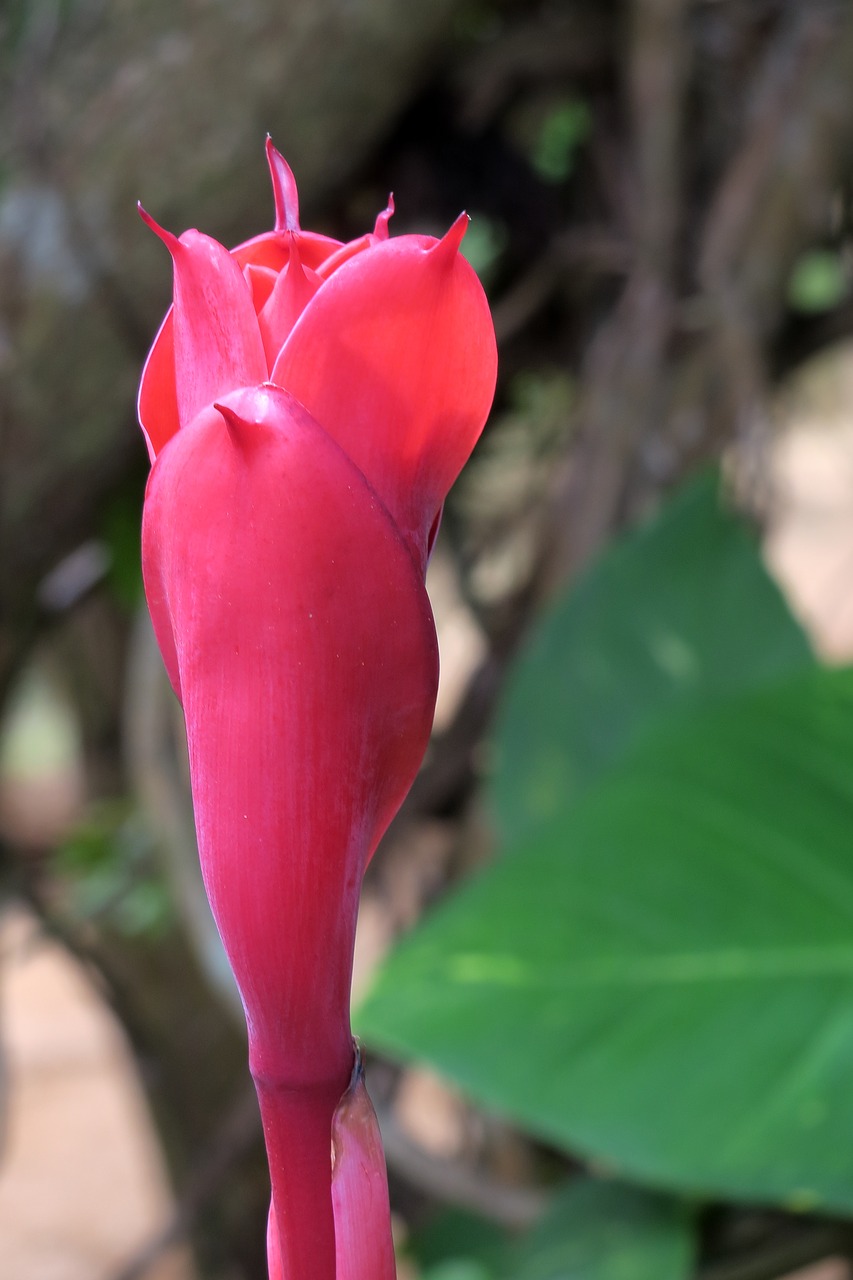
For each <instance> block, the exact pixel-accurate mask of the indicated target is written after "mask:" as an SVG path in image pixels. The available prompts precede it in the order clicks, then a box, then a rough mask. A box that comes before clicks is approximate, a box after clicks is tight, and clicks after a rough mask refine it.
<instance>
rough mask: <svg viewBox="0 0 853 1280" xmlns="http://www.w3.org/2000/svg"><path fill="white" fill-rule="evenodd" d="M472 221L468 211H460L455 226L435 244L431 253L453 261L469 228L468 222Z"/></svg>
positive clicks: (441, 258) (444, 259) (440, 258)
mask: <svg viewBox="0 0 853 1280" xmlns="http://www.w3.org/2000/svg"><path fill="white" fill-rule="evenodd" d="M470 221H471V219H470V218H469V216H468V214H467V213H460V215H459V217H458V218H457V219H456V221H455V222H454V223H453V226H452V227H450V228H449V230H448V231H446V232H445V234H444V235H443V236H442V237H441V239H440V240H439V241H438V243H437V244H434V245H433V247H432V249H431V250H430V253H432V254H433V255H434V256H435V257H436V258H438V259H439V261H446V262H448V263H449V262H452V261H453V259H454V258H455V257H456V254H457V253H458V252H459V247H460V245H461V244H462V240H463V238H464V236H465V232H466V231H467V230H468V223H469V222H470Z"/></svg>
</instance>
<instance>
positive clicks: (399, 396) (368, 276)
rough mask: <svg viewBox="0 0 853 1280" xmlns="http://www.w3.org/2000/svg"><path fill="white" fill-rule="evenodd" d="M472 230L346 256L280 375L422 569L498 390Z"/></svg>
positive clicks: (293, 340) (306, 315) (280, 364)
mask: <svg viewBox="0 0 853 1280" xmlns="http://www.w3.org/2000/svg"><path fill="white" fill-rule="evenodd" d="M463 233H464V223H463V222H462V221H461V220H460V221H459V222H457V223H456V224H454V227H453V228H451V231H450V232H448V234H447V236H445V237H444V239H443V240H441V241H431V240H429V239H427V238H425V237H419V236H400V237H398V238H396V239H393V240H387V241H385V242H382V243H379V244H376V245H375V246H374V247H373V248H371V249H369V250H368V251H366V252H364V253H359V254H357V255H356V256H355V257H354V258H351V259H350V260H349V261H348V262H345V263H344V264H343V265H342V266H341V267H339V268H338V270H337V271H335V272H334V274H333V275H331V276H330V278H329V279H328V280H327V281H326V282H325V284H324V285H323V287H322V289H320V290H319V292H318V293H317V294H316V296H315V297H314V299H313V300H312V301H311V302H310V303H309V305H308V306H307V307H306V309H305V311H304V312H303V313H302V316H301V317H300V319H299V320H298V321H297V323H296V326H295V327H294V329H293V332H292V333H291V335H290V337H289V338H288V340H287V342H286V343H285V344H284V347H283V348H282V351H281V354H280V355H279V357H278V360H277V361H276V364H275V367H274V369H273V374H272V380H273V382H275V383H277V384H279V385H280V386H283V387H286V388H287V389H288V390H289V391H290V392H292V393H293V395H294V396H296V398H297V399H298V400H299V401H300V402H301V403H302V404H304V405H305V407H306V408H307V409H308V411H309V413H311V414H312V415H313V416H314V417H315V418H316V419H317V421H318V422H321V423H322V424H323V426H324V427H325V429H326V430H327V431H328V432H329V433H330V434H331V435H332V436H334V438H335V439H336V440H337V441H338V443H339V444H340V445H341V446H342V448H344V449H345V450H346V451H347V453H348V454H349V455H350V456H351V457H352V459H353V460H354V461H355V463H356V464H357V465H358V467H359V468H360V470H361V471H363V472H364V474H365V475H366V476H367V477H368V479H369V480H370V483H371V484H372V485H373V486H374V488H376V489H377V490H378V492H379V493H380V494H381V496H382V498H383V501H384V502H385V503H386V505H387V506H388V508H389V510H390V511H391V513H392V515H393V516H394V519H395V520H396V521H397V524H398V526H399V528H400V529H401V531H402V532H403V533H404V535H405V537H406V538H407V540H408V541H409V543H410V546H411V547H412V548H413V550H414V552H415V555H416V557H417V559H418V561H419V563H421V564H423V563H424V560H425V549H426V540H427V537H428V533H429V529H430V527H431V526H432V523H433V521H434V519H435V517H436V516H437V514H438V511H439V509H440V507H441V504H442V502H443V501H444V498H445V496H446V494H447V491H448V490H449V488H450V486H451V485H452V484H453V481H454V480H455V479H456V476H457V475H458V473H459V471H460V470H461V468H462V466H463V465H464V463H465V461H466V460H467V458H468V456H469V454H470V452H471V450H472V448H473V447H474V444H475V443H476V441H477V438H478V436H479V434H480V431H481V430H482V427H483V424H484V422H485V420H486V416H487V414H488V411H489V408H490V406H491V402H492V396H493V394H494V386H495V376H496V369H497V356H496V350H495V336H494V329H493V326H492V320H491V316H490V314H489V308H488V303H487V302H486V298H485V295H484V293H483V290H482V286H481V285H480V282H479V280H478V279H477V277H476V275H475V273H474V271H473V270H472V268H471V267H470V266H469V264H468V263H467V262H466V261H465V259H464V258H463V257H462V256H461V255H460V254H459V253H458V246H459V242H460V240H461V237H462V234H463Z"/></svg>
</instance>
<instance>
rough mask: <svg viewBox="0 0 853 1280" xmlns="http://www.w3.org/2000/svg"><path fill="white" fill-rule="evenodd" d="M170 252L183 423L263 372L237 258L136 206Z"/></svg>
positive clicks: (256, 379)
mask: <svg viewBox="0 0 853 1280" xmlns="http://www.w3.org/2000/svg"><path fill="white" fill-rule="evenodd" d="M140 212H141V213H142V216H143V218H144V219H145V221H146V222H147V224H148V225H149V226H150V227H151V229H152V230H153V231H154V232H155V233H156V234H157V235H158V236H159V237H160V239H161V240H162V241H163V243H164V244H165V245H166V248H167V249H168V250H169V252H170V253H171V255H172V261H173V263H174V268H175V301H174V307H173V319H172V328H173V340H174V350H175V387H176V391H177V402H178V419H179V422H180V425H181V426H182V427H183V426H185V425H186V423H188V422H191V421H192V419H193V418H194V417H195V416H196V414H197V413H199V412H200V410H201V409H203V408H204V406H205V405H207V404H210V403H211V402H212V401H213V400H215V399H216V397H217V396H222V395H226V394H227V393H228V392H229V391H233V390H234V389H235V388H236V387H247V386H252V385H254V384H256V383H258V382H263V381H264V379H265V378H266V376H267V365H266V357H265V355H264V347H263V342H262V341H261V333H260V329H259V327H258V321H257V317H256V315H255V308H254V305H253V303H252V295H251V291H250V289H249V286H248V284H247V283H246V281H245V279H244V278H243V273H242V271H241V269H240V267H239V266H238V264H237V262H236V260H235V259H234V258H233V257H232V256H231V254H230V253H229V252H228V250H227V249H226V248H225V247H224V245H221V244H220V243H219V241H218V240H214V239H212V238H211V237H210V236H206V235H202V233H201V232H200V231H185V232H184V234H183V235H182V236H181V237H180V239H178V238H177V237H176V236H173V235H172V234H171V233H170V232H168V231H164V230H163V228H162V227H160V226H158V225H157V223H156V222H155V221H154V220H153V218H151V217H149V216H148V214H146V213H145V212H144V211H143V210H140Z"/></svg>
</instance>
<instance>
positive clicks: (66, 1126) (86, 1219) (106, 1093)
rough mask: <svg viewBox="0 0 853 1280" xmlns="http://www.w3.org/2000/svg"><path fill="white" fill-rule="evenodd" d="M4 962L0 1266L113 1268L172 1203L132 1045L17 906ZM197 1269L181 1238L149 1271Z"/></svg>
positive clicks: (64, 1278) (0, 947) (10, 914)
mask: <svg viewBox="0 0 853 1280" xmlns="http://www.w3.org/2000/svg"><path fill="white" fill-rule="evenodd" d="M0 964H2V969H0V1010H2V1029H3V1058H4V1070H5V1071H8V1074H9V1088H8V1109H7V1114H6V1115H5V1117H4V1125H3V1141H2V1162H0V1276H2V1280H112V1278H113V1277H114V1276H118V1275H119V1274H120V1273H121V1269H122V1266H123V1264H125V1263H126V1262H127V1261H128V1259H129V1258H131V1257H133V1256H134V1254H135V1253H136V1252H137V1250H139V1249H140V1248H142V1247H143V1246H144V1245H145V1244H146V1243H147V1241H149V1240H150V1239H151V1237H152V1236H153V1235H154V1234H156V1233H157V1232H158V1230H159V1229H161V1228H162V1227H163V1226H164V1225H165V1223H166V1222H167V1220H168V1219H169V1216H170V1209H171V1197H170V1194H169V1190H168V1187H167V1184H166V1177H165V1170H164V1165H163V1161H162V1157H161V1155H160V1152H159V1149H158V1146H157V1141H156V1138H155V1136H154V1133H153V1131H152V1128H151V1122H150V1119H149V1116H148V1112H147V1110H146V1105H145V1100H144V1097H143V1093H142V1089H141V1086H140V1084H139V1082H138V1080H137V1077H136V1074H135V1071H134V1069H133V1064H132V1062H131V1058H130V1054H129V1051H128V1049H127V1046H126V1044H125V1042H124V1039H123V1037H122V1034H121V1032H120V1031H119V1029H118V1027H117V1025H116V1023H115V1021H114V1019H113V1018H112V1016H111V1014H110V1013H109V1011H108V1010H107V1009H106V1008H105V1007H104V1005H103V1003H102V1001H101V999H100V998H99V996H98V995H97V993H96V992H95V990H94V989H93V987H92V986H91V984H90V983H89V981H88V980H87V978H86V976H85V974H84V973H83V972H82V970H81V969H80V968H79V967H78V966H77V964H76V963H75V962H74V961H73V960H72V959H71V958H70V957H69V956H68V955H67V953H66V952H64V951H63V950H62V948H61V947H59V946H58V945H56V944H55V943H52V942H49V941H47V940H45V939H44V938H43V937H41V936H40V935H39V933H38V931H37V926H36V924H35V921H34V920H33V918H32V917H30V916H28V915H27V914H26V913H25V912H24V911H23V910H21V909H15V910H8V911H7V912H6V913H5V914H4V915H3V917H2V922H0ZM192 1274H193V1272H192V1270H191V1268H190V1266H189V1263H188V1261H187V1258H186V1256H185V1254H184V1253H183V1251H175V1250H173V1251H172V1252H171V1253H170V1254H169V1255H168V1256H164V1258H163V1260H162V1261H161V1262H159V1263H158V1264H157V1265H155V1266H153V1267H152V1268H151V1269H150V1270H149V1271H147V1272H146V1278H147V1280H149V1278H150V1280H190V1278H191V1276H192Z"/></svg>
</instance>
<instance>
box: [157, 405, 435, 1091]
mask: <svg viewBox="0 0 853 1280" xmlns="http://www.w3.org/2000/svg"><path fill="white" fill-rule="evenodd" d="M222 406H223V410H224V411H225V413H226V416H227V418H228V423H227V424H226V419H225V418H223V414H222V412H220V411H219V410H218V409H215V408H213V407H212V406H211V407H209V408H208V409H206V410H204V411H203V412H202V413H201V414H200V415H199V416H198V417H197V418H196V419H195V421H194V422H192V423H191V424H189V425H188V426H187V427H185V428H182V430H181V431H180V432H179V433H178V435H177V436H176V437H175V439H174V441H173V442H172V444H171V445H170V447H169V449H168V450H166V451H164V453H163V454H162V455H161V457H160V458H159V459H158V462H157V464H156V465H155V468H154V470H153V472H152V476H151V481H150V485H149V491H148V495H147V498H146V506H145V517H144V525H143V565H144V571H145V581H146V591H147V594H148V599H149V604H150V607H151V611H152V616H153V618H154V623H155V628H156V631H157V634H158V638H159V639H160V641H161V645H162V647H163V648H164V650H165V652H166V654H167V655H168V653H169V652H170V650H171V651H172V652H174V662H175V665H176V673H175V675H176V679H177V682H178V685H179V688H180V691H181V695H182V699H183V706H184V712H185V715H186V720H187V731H188V738H189V747H190V764H191V774H192V783H193V798H194V805H195V812H196V820H197V826H198V835H199V845H200V852H201V857H202V865H203V868H204V870H205V875H206V882H207V888H208V892H209V895H210V898H211V902H212V904H213V908H214V913H215V915H216V918H217V922H218V924H219V926H220V930H221V932H222V934H223V938H224V939H225V943H226V947H227V948H228V951H229V955H230V958H231V960H232V963H233V965H234V969H235V973H236V976H237V981H238V985H239V986H240V989H241V992H242V994H243V999H244V1002H245V1003H246V1007H247V1012H248V1014H249V1020H250V1026H251V1027H252V1030H253V1040H254V1043H255V1046H256V1047H255V1049H253V1052H257V1053H259V1054H261V1055H263V1054H266V1053H270V1054H271V1055H272V1058H271V1061H270V1062H266V1061H264V1062H259V1063H257V1064H256V1065H257V1067H258V1069H259V1070H260V1071H261V1072H262V1073H270V1072H273V1071H278V1072H281V1071H282V1070H284V1069H286V1070H288V1071H289V1072H291V1073H292V1074H293V1075H294V1077H299V1076H300V1074H301V1073H304V1074H305V1076H306V1078H308V1077H311V1076H312V1075H314V1076H315V1075H316V1072H317V1068H318V1063H322V1062H324V1061H332V1062H335V1063H340V1062H344V1063H345V1066H346V1069H347V1070H348V1069H349V1064H350V1061H351V1050H350V1039H349V1026H348V983H349V967H350V963H351V953H352V937H351V932H352V928H353V926H354V921H355V904H356V900H357V895H358V890H359V886H360V882H361V875H362V872H363V869H364V865H365V862H366V860H367V857H368V856H369V854H370V853H371V852H372V850H373V848H374V847H375V845H376V843H377V841H378V840H379V837H380V836H381V834H382V832H383V831H384V829H385V827H386V826H387V823H388V822H389V821H390V819H391V817H392V816H393V813H394V812H395V811H396V808H397V807H398V805H399V804H400V802H401V800H402V798H403V796H404V794H405V792H406V790H407V789H408V787H409V786H410V784H411V782H412V779H413V778H414V775H415V772H416V771H417V768H418V765H419V764H420V760H421V758H422V755H423V752H424V749H425V746H426V742H427V738H428V735H429V730H430V725H431V719H432V708H433V705H434V697H435V689H436V681H437V654H436V646H435V635H434V628H433V623H432V615H431V612H430V607H429V602H428V599H427V597H426V593H425V591H424V588H423V585H422V582H421V579H420V576H419V574H418V572H417V569H416V567H415V565H414V564H413V563H412V560H411V557H410V555H409V554H408V552H407V549H406V547H405V545H404V543H403V541H402V540H401V538H400V536H399V534H398V532H397V529H396V528H395V526H394V523H393V521H392V520H391V518H390V516H389V514H388V512H387V511H386V509H385V507H384V506H383V504H382V502H381V500H380V499H379V498H378V497H377V495H376V493H375V492H374V491H373V490H372V489H371V487H370V486H369V485H368V484H367V482H366V481H365V480H364V478H363V476H362V475H361V473H360V472H359V471H358V470H357V468H356V467H354V466H353V464H352V463H351V461H350V460H349V459H348V458H347V456H346V455H345V454H344V453H343V451H342V450H341V449H340V447H339V446H338V445H337V444H336V443H335V442H334V441H333V440H332V439H331V438H330V437H329V436H328V435H327V434H326V432H325V431H323V429H322V428H321V427H319V426H318V425H317V423H316V422H315V421H314V420H313V419H312V418H311V417H310V416H309V415H308V414H307V413H306V412H305V411H304V410H303V409H302V408H301V406H299V405H298V404H297V403H296V402H295V401H294V400H293V399H292V397H290V396H289V395H288V394H287V393H286V392H284V391H281V390H280V389H278V388H276V387H271V386H264V387H258V388H251V389H248V390H245V391H242V392H235V393H233V394H232V395H230V396H227V397H225V398H224V400H223V402H222ZM321 952H322V954H321ZM261 956H262V957H263V963H261V962H260V959H259V957H261ZM283 1027H287V1028H288V1033H287V1043H286V1044H285V1045H282V1044H281V1043H279V1042H278V1041H277V1039H276V1037H277V1036H280V1034H281V1028H283ZM270 1046H272V1048H271V1047H270ZM283 1064H286V1068H285V1066H283Z"/></svg>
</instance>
